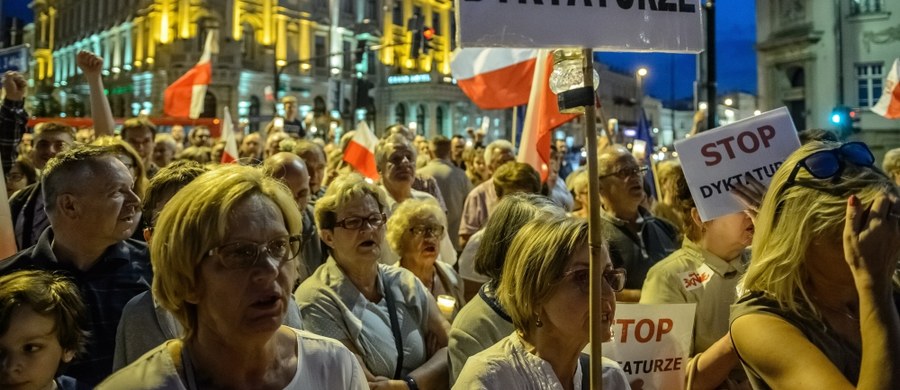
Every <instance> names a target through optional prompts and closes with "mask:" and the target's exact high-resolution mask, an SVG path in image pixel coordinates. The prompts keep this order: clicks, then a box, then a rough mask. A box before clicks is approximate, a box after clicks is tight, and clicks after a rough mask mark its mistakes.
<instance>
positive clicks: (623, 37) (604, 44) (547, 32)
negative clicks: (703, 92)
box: [456, 0, 704, 53]
mask: <svg viewBox="0 0 900 390" xmlns="http://www.w3.org/2000/svg"><path fill="white" fill-rule="evenodd" d="M456 10H457V25H458V26H459V29H458V37H457V42H459V45H460V47H464V48H466V47H523V48H559V47H586V48H594V49H598V50H604V49H605V50H613V49H614V50H616V51H651V50H652V51H668V52H689V53H697V52H699V51H701V50H703V49H704V44H703V18H702V10H703V5H702V4H701V1H700V0H457V5H456Z"/></svg>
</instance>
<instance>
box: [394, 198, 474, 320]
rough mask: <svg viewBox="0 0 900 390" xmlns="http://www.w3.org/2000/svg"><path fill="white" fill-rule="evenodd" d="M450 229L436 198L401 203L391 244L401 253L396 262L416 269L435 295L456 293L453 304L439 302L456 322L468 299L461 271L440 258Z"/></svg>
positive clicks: (414, 272)
mask: <svg viewBox="0 0 900 390" xmlns="http://www.w3.org/2000/svg"><path fill="white" fill-rule="evenodd" d="M446 230H447V216H446V215H445V214H444V211H443V210H441V206H440V205H438V203H437V201H435V200H434V199H422V200H419V199H409V200H407V201H405V202H403V203H400V205H399V206H397V209H396V210H394V213H393V214H392V215H391V217H390V218H389V219H388V221H387V241H388V244H389V245H390V246H391V249H393V250H394V253H396V254H397V255H398V256H400V261H399V262H398V263H397V264H395V265H398V266H400V267H403V268H406V269H408V270H410V271H412V273H413V274H415V275H416V277H417V278H419V281H420V282H422V284H424V285H425V288H426V289H427V290H428V291H429V292H431V295H432V297H434V298H435V299H437V297H438V296H442V295H444V296H449V297H452V298H453V306H451V307H448V308H444V307H440V303H439V308H440V309H442V310H446V311H447V313H445V314H448V318H449V319H450V320H451V322H452V320H453V317H454V316H455V315H456V313H457V312H459V309H460V308H462V307H463V305H465V304H466V301H465V298H464V297H463V289H462V279H460V278H459V274H457V273H456V271H454V270H453V267H452V266H450V264H447V263H445V262H442V261H437V259H438V255H439V254H440V248H441V237H442V236H443V235H444V231H446Z"/></svg>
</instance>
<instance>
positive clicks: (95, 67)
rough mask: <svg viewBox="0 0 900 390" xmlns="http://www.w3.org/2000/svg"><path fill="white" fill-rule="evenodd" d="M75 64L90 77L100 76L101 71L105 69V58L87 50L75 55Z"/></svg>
mask: <svg viewBox="0 0 900 390" xmlns="http://www.w3.org/2000/svg"><path fill="white" fill-rule="evenodd" d="M75 64H76V65H78V67H79V68H80V69H81V71H82V72H84V75H85V76H89V77H92V76H99V75H100V71H101V70H103V58H100V56H98V55H96V54H94V53H91V52H89V51H85V50H82V51H80V52H78V54H77V55H76V56H75Z"/></svg>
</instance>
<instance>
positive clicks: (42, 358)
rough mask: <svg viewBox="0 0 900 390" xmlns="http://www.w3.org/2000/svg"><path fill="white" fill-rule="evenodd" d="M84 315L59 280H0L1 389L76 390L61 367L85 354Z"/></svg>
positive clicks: (72, 291) (42, 276)
mask: <svg viewBox="0 0 900 390" xmlns="http://www.w3.org/2000/svg"><path fill="white" fill-rule="evenodd" d="M85 316H86V312H85V307H84V303H82V301H81V297H80V296H79V294H78V289H77V288H76V287H75V285H74V284H73V283H72V282H70V281H69V280H67V279H65V278H64V277H62V276H59V275H56V274H52V273H48V272H43V271H19V272H15V273H12V274H9V275H5V276H2V277H0V388H2V389H15V390H26V389H27V390H54V389H63V390H75V389H78V390H80V389H82V388H85V387H83V386H79V385H78V383H76V382H75V380H74V379H72V378H69V377H66V376H60V375H59V374H60V371H61V367H62V366H64V365H65V364H67V363H69V362H71V361H72V359H74V358H75V356H76V355H77V354H78V353H80V352H82V351H83V350H84V344H85V342H86V338H87V332H86V331H85V330H84V329H85V323H86V318H85Z"/></svg>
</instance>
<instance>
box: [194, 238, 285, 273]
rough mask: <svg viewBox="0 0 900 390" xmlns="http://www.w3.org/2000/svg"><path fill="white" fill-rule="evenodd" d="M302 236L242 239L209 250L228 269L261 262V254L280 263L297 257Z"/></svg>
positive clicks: (247, 266) (243, 267) (210, 254)
mask: <svg viewBox="0 0 900 390" xmlns="http://www.w3.org/2000/svg"><path fill="white" fill-rule="evenodd" d="M301 241H302V240H301V239H300V236H284V237H279V238H276V239H274V240H271V241H268V242H264V243H262V244H257V243H255V242H248V241H241V242H233V243H230V244H225V245H221V246H218V247H216V248H213V249H211V250H210V251H209V253H208V254H209V256H216V257H218V258H219V261H220V262H221V264H222V267H224V268H227V269H245V268H250V267H253V266H255V265H257V264H258V263H259V259H260V255H262V254H264V253H265V254H266V255H268V256H270V257H272V258H273V259H275V260H278V263H279V265H280V264H284V263H286V262H288V261H291V260H293V259H295V258H296V257H297V256H298V255H299V254H300V244H301Z"/></svg>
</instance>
